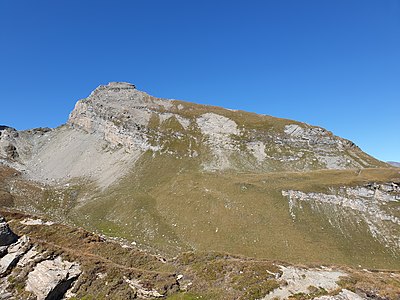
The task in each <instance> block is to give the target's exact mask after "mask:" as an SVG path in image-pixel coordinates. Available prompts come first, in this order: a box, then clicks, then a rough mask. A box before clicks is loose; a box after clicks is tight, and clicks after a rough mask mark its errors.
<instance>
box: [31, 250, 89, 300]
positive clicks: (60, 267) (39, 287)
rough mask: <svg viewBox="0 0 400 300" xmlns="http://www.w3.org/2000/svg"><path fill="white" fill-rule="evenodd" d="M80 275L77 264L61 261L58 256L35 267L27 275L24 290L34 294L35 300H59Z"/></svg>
mask: <svg viewBox="0 0 400 300" xmlns="http://www.w3.org/2000/svg"><path fill="white" fill-rule="evenodd" d="M80 274H81V269H80V267H79V265H78V264H77V263H72V262H68V261H63V260H62V259H61V257H59V256H58V257H57V258H55V259H54V260H45V261H42V262H41V263H39V264H37V265H36V267H35V269H34V270H33V271H32V272H30V273H29V274H28V279H27V281H26V290H27V291H29V292H32V293H34V294H35V295H36V297H37V300H57V299H61V298H62V297H63V295H64V294H65V292H66V291H67V290H68V289H69V287H70V286H71V284H72V282H73V281H74V280H75V279H76V278H77V277H78V276H79V275H80Z"/></svg>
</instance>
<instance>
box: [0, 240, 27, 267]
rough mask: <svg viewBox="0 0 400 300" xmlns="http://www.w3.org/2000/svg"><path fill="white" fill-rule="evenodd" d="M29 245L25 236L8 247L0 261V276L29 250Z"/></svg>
mask: <svg viewBox="0 0 400 300" xmlns="http://www.w3.org/2000/svg"><path fill="white" fill-rule="evenodd" d="M29 248H30V243H29V238H28V237H27V236H22V237H21V238H20V239H19V240H18V241H17V242H16V243H14V244H12V245H10V246H9V247H8V249H7V250H8V253H7V254H6V255H5V256H4V257H2V258H1V259H0V275H3V274H5V273H7V272H8V271H9V270H10V269H12V268H13V267H14V266H15V265H16V264H17V263H18V261H19V259H20V258H21V257H22V256H23V255H24V254H25V253H26V252H27V251H28V250H29Z"/></svg>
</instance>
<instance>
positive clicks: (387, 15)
mask: <svg viewBox="0 0 400 300" xmlns="http://www.w3.org/2000/svg"><path fill="white" fill-rule="evenodd" d="M110 81H127V82H132V83H134V84H135V85H136V86H137V87H138V88H139V89H141V90H144V91H147V92H148V93H150V94H152V95H155V96H159V97H166V98H174V99H183V100H187V101H192V102H198V103H205V104H213V105H219V106H224V107H228V108H236V109H243V110H247V111H253V112H257V113H262V114H268V115H273V116H277V117H282V118H289V119H295V120H299V121H303V122H306V123H309V124H313V125H318V126H322V127H325V128H327V129H328V130H331V131H333V132H334V133H335V134H336V135H340V136H342V137H345V138H348V139H351V140H353V141H354V142H355V143H356V144H357V145H359V146H360V147H361V148H362V149H363V150H364V151H366V152H368V153H370V154H372V155H374V156H375V157H377V158H379V159H382V160H397V161H400V136H399V132H400V122H399V120H400V111H399V103H400V1H399V0H385V1H382V0H324V1H322V0H301V1H299V0H279V1H278V0H260V1H256V0H247V1H232V0H231V1H224V0H221V1H216V0H214V1H208V0H203V1H187V0H182V1H176V0H169V1H165V0H158V1H156V0H153V1H152V0H148V1H133V0H132V1H129V0H126V1H122V0H113V1H102V0H96V1H94V0H93V1H91V0H85V1H83V0H79V1H78V0H59V1H54V0H47V1H43V0H35V1H32V0H25V1H21V0H12V1H7V0H0V124H5V125H9V126H13V127H16V128H18V129H27V128H31V127H39V126H49V127H55V126H58V125H60V124H62V123H64V122H65V121H66V119H67V118H68V114H69V112H70V111H71V110H72V109H73V106H74V104H75V102H76V101H77V100H78V99H80V98H84V97H86V96H87V95H88V94H89V93H90V92H91V90H93V89H94V88H95V87H96V86H98V85H100V84H105V83H108V82H110Z"/></svg>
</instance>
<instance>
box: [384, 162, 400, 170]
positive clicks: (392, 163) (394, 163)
mask: <svg viewBox="0 0 400 300" xmlns="http://www.w3.org/2000/svg"><path fill="white" fill-rule="evenodd" d="M387 163H388V164H389V165H392V166H395V167H398V168H400V162H395V161H388V162H387Z"/></svg>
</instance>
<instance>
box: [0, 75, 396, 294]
mask: <svg viewBox="0 0 400 300" xmlns="http://www.w3.org/2000/svg"><path fill="white" fill-rule="evenodd" d="M399 186H400V172H399V169H398V168H395V167H394V166H391V165H389V164H387V163H384V162H381V161H379V160H377V159H375V158H373V157H371V156H370V155H368V154H366V153H365V152H363V151H362V150H361V149H360V148H359V147H357V146H356V145H355V144H354V143H353V142H351V141H349V140H346V139H343V138H341V137H338V136H335V135H334V134H333V133H331V132H329V131H327V130H326V129H323V128H321V127H317V126H312V125H309V124H305V123H301V122H298V121H293V120H287V119H280V118H275V117H272V116H267V115H259V114H254V113H249V112H244V111H235V110H228V109H224V108H221V107H214V106H205V105H199V104H195V103H189V102H184V101H180V100H168V99H162V98H157V97H153V96H150V95H149V94H147V93H145V92H142V91H139V90H138V89H136V87H135V86H134V85H133V84H129V83H124V82H112V83H109V84H107V85H102V86H99V87H98V88H96V89H95V90H94V91H93V92H92V93H91V94H90V95H89V96H88V97H87V98H85V99H82V100H79V101H78V102H77V103H76V105H75V108H74V110H73V111H72V112H71V114H70V116H69V119H68V121H67V123H66V124H64V125H62V126H60V127H57V128H54V129H51V128H36V129H31V130H24V131H18V130H15V129H13V128H10V127H7V126H0V205H1V208H0V210H1V211H2V214H3V215H5V216H6V217H7V218H8V220H9V222H8V223H6V222H5V220H4V219H1V222H2V223H0V247H1V249H2V250H1V251H0V253H1V260H0V268H1V270H0V271H1V274H2V275H0V276H1V282H0V289H1V290H2V291H3V292H2V293H1V294H2V295H5V296H0V299H62V298H63V297H64V298H65V299H136V298H138V299H155V298H166V299H200V298H201V297H202V298H203V299H277V298H278V299H288V298H290V297H292V298H293V297H295V298H297V299H312V298H315V299H398V298H396V297H397V296H398V295H400V279H399V276H400V275H399V272H398V270H400V240H399V236H400V213H399V211H400V187H399ZM43 220H46V221H43ZM14 232H15V233H14ZM21 297H22V298H21ZM196 297H197V298H196ZM357 297H358V298H357Z"/></svg>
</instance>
